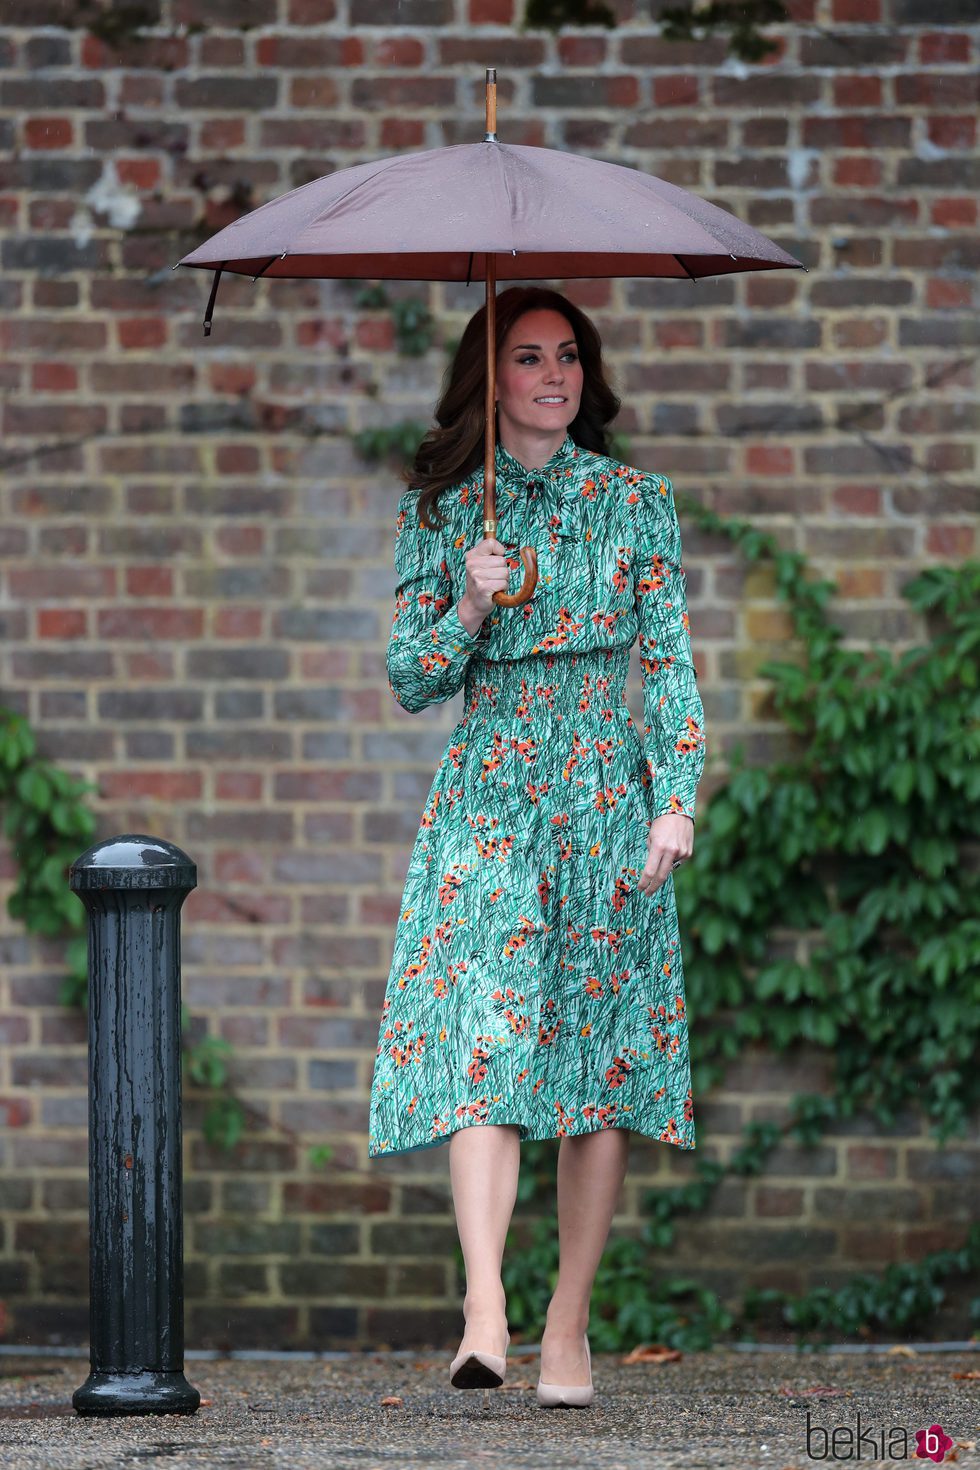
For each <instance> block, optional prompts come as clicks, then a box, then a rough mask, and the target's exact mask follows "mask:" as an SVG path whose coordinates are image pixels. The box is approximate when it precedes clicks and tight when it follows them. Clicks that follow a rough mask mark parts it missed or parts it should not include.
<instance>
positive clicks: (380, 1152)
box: [368, 1118, 696, 1159]
mask: <svg viewBox="0 0 980 1470" xmlns="http://www.w3.org/2000/svg"><path fill="white" fill-rule="evenodd" d="M496 1127H502V1128H517V1129H518V1131H519V1133H520V1139H519V1141H520V1142H521V1143H546V1142H557V1141H558V1140H559V1139H561V1138H584V1137H585V1136H586V1134H589V1133H613V1132H615V1131H616V1130H619V1131H620V1132H622V1131H623V1130H625V1131H626V1132H627V1133H639V1134H640V1135H641V1136H642V1137H644V1138H651V1139H653V1140H654V1142H656V1143H669V1144H673V1146H674V1147H675V1148H681V1149H694V1148H695V1147H696V1145H695V1143H694V1141H693V1139H692V1140H691V1141H690V1142H688V1141H686V1140H685V1139H683V1138H681V1137H667V1138H665V1137H664V1136H663V1134H662V1133H653V1132H651V1131H650V1130H649V1129H646V1128H637V1127H636V1126H635V1125H633V1124H629V1123H606V1124H600V1125H599V1126H598V1127H596V1128H572V1129H569V1130H567V1131H566V1132H565V1133H534V1132H532V1131H531V1129H530V1128H529V1127H528V1125H527V1124H526V1123H520V1122H518V1121H517V1120H516V1119H506V1118H495V1119H494V1120H493V1122H492V1123H490V1122H481V1121H480V1120H479V1119H476V1118H474V1119H471V1120H470V1121H469V1122H461V1123H457V1124H456V1126H455V1127H453V1128H450V1129H449V1131H448V1132H447V1133H441V1134H440V1135H439V1137H438V1138H430V1139H427V1140H426V1142H425V1143H413V1144H412V1145H410V1147H408V1148H397V1147H396V1148H385V1149H377V1150H372V1149H371V1148H370V1146H369V1147H368V1158H369V1159H388V1158H395V1157H397V1156H398V1155H399V1154H417V1153H421V1152H422V1150H423V1149H427V1148H438V1147H439V1145H440V1144H443V1143H448V1142H449V1140H450V1138H452V1136H453V1134H454V1133H460V1132H462V1130H463V1129H464V1128H496Z"/></svg>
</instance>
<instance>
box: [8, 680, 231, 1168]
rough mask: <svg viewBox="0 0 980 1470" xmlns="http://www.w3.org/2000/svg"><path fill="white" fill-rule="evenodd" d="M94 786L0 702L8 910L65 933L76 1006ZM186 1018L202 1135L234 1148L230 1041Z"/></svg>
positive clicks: (27, 922)
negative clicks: (41, 750)
mask: <svg viewBox="0 0 980 1470" xmlns="http://www.w3.org/2000/svg"><path fill="white" fill-rule="evenodd" d="M97 789H98V788H97V787H96V786H94V785H93V784H92V783H91V782H86V781H80V780H77V779H76V778H75V777H73V776H71V775H69V774H68V772H67V771H62V770H60V769H59V768H58V767H57V766H55V765H54V764H52V762H51V761H48V760H45V759H44V758H43V757H42V756H40V755H38V751H37V740H36V737H35V735H34V732H33V730H32V729H31V727H30V725H29V723H28V722H27V720H26V719H25V718H24V716H23V715H21V714H19V713H18V712H17V711H16V710H12V709H7V708H4V707H2V706H0V805H2V806H3V830H4V835H5V836H6V838H7V840H8V842H9V843H10V847H11V851H12V852H13V855H14V859H15V863H16V871H17V878H16V882H15V885H14V889H13V892H12V893H11V894H10V895H9V897H8V899H7V912H8V913H9V914H10V917H11V918H12V919H17V920H18V921H19V922H20V923H22V924H23V925H24V928H25V929H27V930H28V931H29V932H30V933H33V934H41V935H44V936H48V937H54V938H58V937H63V938H65V940H66V948H65V971H66V973H65V977H64V980H63V982H62V986H61V997H60V998H61V1000H62V1002H63V1003H64V1004H65V1005H69V1006H75V1007H84V1006H85V1004H86V1002H87V997H88V931H87V925H88V916H87V914H86V912H85V909H84V907H83V905H82V904H81V903H80V902H79V899H78V896H77V895H76V894H74V893H73V892H72V891H71V889H70V888H69V887H68V869H69V867H70V866H71V864H72V863H73V862H74V861H75V859H76V858H77V857H78V855H79V853H80V852H83V851H84V850H85V848H87V847H90V846H91V845H92V843H93V842H94V841H95V836H96V821H95V816H94V815H93V813H92V812H91V811H90V809H89V808H88V806H87V805H86V804H85V796H86V793H87V792H90V791H95V790H97ZM182 1023H183V1038H184V1039H183V1058H184V1066H185V1068H186V1071H187V1075H188V1077H189V1078H190V1080H191V1081H192V1082H193V1083H194V1084H195V1085H196V1086H198V1087H200V1088H201V1089H202V1090H203V1091H204V1092H205V1093H206V1094H207V1104H206V1107H205V1111H204V1117H203V1120H202V1131H203V1133H204V1136H205V1138H206V1139H207V1140H208V1142H209V1143H212V1144H216V1145H218V1146H219V1147H222V1148H225V1149H230V1148H233V1147H234V1145H235V1143H236V1142H237V1140H238V1138H239V1137H240V1135H241V1132H242V1127H243V1123H244V1117H245V1114H244V1109H243V1108H242V1105H241V1103H240V1102H239V1100H238V1098H237V1097H236V1096H235V1094H234V1092H233V1091H232V1088H231V1083H230V1080H229V1076H228V1060H229V1055H230V1053H231V1046H230V1044H229V1043H228V1042H227V1041H224V1040H222V1039H221V1038H220V1037H216V1036H207V1035H205V1036H202V1037H200V1038H199V1039H197V1040H190V1039H189V1032H190V1030H191V1025H190V1016H189V1014H188V1011H187V1008H186V1006H184V1007H182Z"/></svg>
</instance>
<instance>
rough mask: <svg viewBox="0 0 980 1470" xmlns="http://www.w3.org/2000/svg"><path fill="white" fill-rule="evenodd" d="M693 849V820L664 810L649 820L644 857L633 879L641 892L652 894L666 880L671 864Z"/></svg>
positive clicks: (680, 860) (672, 866) (686, 856)
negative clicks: (643, 861) (636, 879)
mask: <svg viewBox="0 0 980 1470" xmlns="http://www.w3.org/2000/svg"><path fill="white" fill-rule="evenodd" d="M693 851H694V823H693V822H692V821H691V819H690V817H687V816H684V815H683V813H680V812H664V813H662V814H661V815H660V816H659V817H656V818H655V819H654V820H653V821H652V822H651V823H650V835H649V838H648V841H647V860H646V863H645V864H644V867H643V872H642V873H641V874H640V877H639V880H638V882H637V887H638V888H639V889H640V891H641V892H642V893H646V894H647V895H652V894H654V893H656V891H657V889H658V888H659V887H660V886H661V884H663V883H664V882H666V879H667V875H668V874H669V873H671V872H672V871H673V868H674V864H675V863H677V862H683V861H684V859H685V858H689V857H690V856H691V854H692V852H693Z"/></svg>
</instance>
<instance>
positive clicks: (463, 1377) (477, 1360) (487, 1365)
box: [449, 1332, 510, 1408]
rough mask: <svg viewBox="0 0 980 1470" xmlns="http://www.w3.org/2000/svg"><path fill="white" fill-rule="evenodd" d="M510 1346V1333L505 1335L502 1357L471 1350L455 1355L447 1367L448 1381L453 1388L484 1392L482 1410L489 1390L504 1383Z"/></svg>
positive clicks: (488, 1398) (488, 1396) (486, 1402)
mask: <svg viewBox="0 0 980 1470" xmlns="http://www.w3.org/2000/svg"><path fill="white" fill-rule="evenodd" d="M509 1346H510V1333H509V1332H508V1334H507V1345H506V1346H505V1348H504V1356H503V1357H502V1358H501V1357H498V1356H497V1354H496V1353H482V1352H476V1351H475V1350H473V1349H471V1350H470V1351H469V1352H466V1353H457V1354H456V1356H455V1358H453V1360H452V1362H451V1363H450V1365H449V1381H450V1383H451V1384H452V1386H453V1388H482V1389H484V1390H485V1393H484V1398H483V1405H484V1408H486V1407H487V1405H488V1404H489V1402H490V1390H491V1388H499V1387H500V1385H501V1384H502V1383H503V1381H504V1374H505V1373H506V1371H507V1347H509Z"/></svg>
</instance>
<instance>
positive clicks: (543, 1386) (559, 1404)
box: [535, 1337, 595, 1409]
mask: <svg viewBox="0 0 980 1470" xmlns="http://www.w3.org/2000/svg"><path fill="white" fill-rule="evenodd" d="M585 1356H586V1360H587V1362H588V1365H589V1382H588V1383H578V1384H562V1383H544V1382H543V1381H542V1380H541V1379H540V1378H539V1379H538V1386H537V1389H536V1390H535V1392H536V1394H537V1400H538V1403H539V1404H541V1405H542V1406H543V1407H544V1408H546V1409H558V1408H569V1409H584V1408H585V1407H586V1406H587V1405H588V1404H591V1402H592V1400H593V1398H594V1397H595V1389H594V1387H593V1385H592V1353H591V1352H590V1350H589V1339H588V1338H587V1337H586V1339H585Z"/></svg>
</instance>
